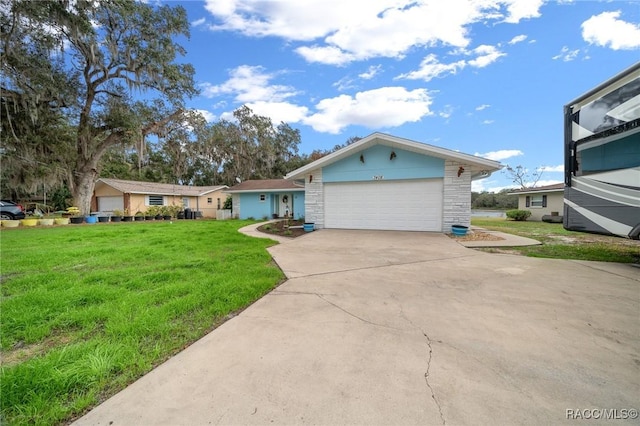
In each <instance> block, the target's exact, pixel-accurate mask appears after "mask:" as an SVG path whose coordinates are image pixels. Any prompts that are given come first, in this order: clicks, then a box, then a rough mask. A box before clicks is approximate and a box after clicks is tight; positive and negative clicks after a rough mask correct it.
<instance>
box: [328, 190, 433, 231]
mask: <svg viewBox="0 0 640 426" xmlns="http://www.w3.org/2000/svg"><path fill="white" fill-rule="evenodd" d="M442 198H443V195H442V179H429V180H405V181H373V182H348V183H325V184H324V205H325V207H324V212H325V219H324V223H325V227H326V228H342V229H383V230H384V229H388V230H397V231H437V232H440V231H441V230H442Z"/></svg>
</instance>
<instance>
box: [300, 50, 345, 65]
mask: <svg viewBox="0 0 640 426" xmlns="http://www.w3.org/2000/svg"><path fill="white" fill-rule="evenodd" d="M295 51H296V53H298V54H299V55H300V56H302V57H303V58H304V59H306V61H307V62H319V63H322V64H327V65H346V64H348V63H349V62H351V61H353V60H354V59H355V57H354V56H353V55H351V54H349V53H346V52H343V51H342V50H341V49H340V48H338V47H335V46H311V47H308V46H302V47H298V48H297V49H296V50H295Z"/></svg>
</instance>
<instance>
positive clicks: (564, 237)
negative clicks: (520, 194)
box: [471, 218, 640, 263]
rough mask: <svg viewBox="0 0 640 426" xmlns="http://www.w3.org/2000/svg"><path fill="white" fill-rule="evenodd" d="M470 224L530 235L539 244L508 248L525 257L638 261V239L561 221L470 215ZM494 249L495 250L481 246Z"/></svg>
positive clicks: (639, 258) (639, 253)
mask: <svg viewBox="0 0 640 426" xmlns="http://www.w3.org/2000/svg"><path fill="white" fill-rule="evenodd" d="M471 224H472V225H474V226H478V227H481V228H485V229H490V230H494V231H500V232H506V233H509V234H514V235H519V236H522V237H528V238H533V239H534V240H538V241H540V242H541V243H542V245H537V246H528V247H510V248H509V251H516V252H519V253H520V254H522V255H525V256H531V257H545V258H554V259H575V260H593V261H601V262H620V263H640V242H638V241H633V240H629V239H626V238H621V237H611V236H605V235H597V234H589V233H585V232H573V231H567V230H566V229H564V228H563V227H562V224H561V223H546V222H534V221H523V222H517V221H513V220H507V219H502V218H472V219H471ZM484 250H485V251H496V250H495V249H484Z"/></svg>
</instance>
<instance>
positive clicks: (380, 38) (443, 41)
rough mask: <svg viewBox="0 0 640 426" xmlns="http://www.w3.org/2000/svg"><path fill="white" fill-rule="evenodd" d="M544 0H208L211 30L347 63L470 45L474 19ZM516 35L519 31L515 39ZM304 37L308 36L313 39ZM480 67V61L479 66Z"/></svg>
mask: <svg viewBox="0 0 640 426" xmlns="http://www.w3.org/2000/svg"><path fill="white" fill-rule="evenodd" d="M543 3H544V1H543V0H447V1H442V0H417V1H416V0H376V1H365V2H349V1H344V0H305V1H304V2H301V1H299V0H280V1H264V0H207V1H206V6H205V7H206V9H207V11H209V13H211V15H212V17H213V19H214V21H215V22H216V23H215V24H213V25H211V26H210V28H211V29H212V30H214V31H234V32H239V33H242V34H244V35H247V36H252V37H267V36H274V37H281V38H283V39H285V40H288V41H293V42H300V43H303V45H302V46H298V47H297V48H296V49H295V51H296V52H297V53H298V54H300V55H301V56H303V57H304V58H305V59H306V60H307V61H309V62H320V63H325V64H330V65H344V64H346V63H348V62H351V61H355V60H364V59H370V58H374V57H389V58H402V57H403V55H405V54H406V52H408V51H409V50H410V49H412V48H415V47H430V46H437V45H445V46H452V47H456V48H466V47H467V46H468V45H469V44H470V39H469V26H470V25H472V24H474V23H476V22H483V23H485V24H487V25H490V24H491V23H494V24H495V23H501V22H506V23H518V22H519V21H520V20H522V19H530V18H535V17H538V16H540V12H539V9H540V7H541V6H542V4H543ZM514 40H515V38H514ZM305 43H310V44H309V45H307V44H305ZM478 66H482V65H478Z"/></svg>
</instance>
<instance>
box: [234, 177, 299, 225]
mask: <svg viewBox="0 0 640 426" xmlns="http://www.w3.org/2000/svg"><path fill="white" fill-rule="evenodd" d="M224 192H225V193H227V194H231V197H232V200H233V208H232V211H233V216H234V217H237V218H240V219H248V218H254V219H262V218H269V219H272V218H278V217H285V216H287V217H292V218H294V219H300V218H303V217H304V214H305V202H304V200H305V187H304V185H303V184H301V183H298V182H295V181H291V180H285V179H263V180H246V181H244V182H241V183H239V184H238V185H234V186H232V187H231V188H229V189H227V190H225V191H224Z"/></svg>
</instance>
